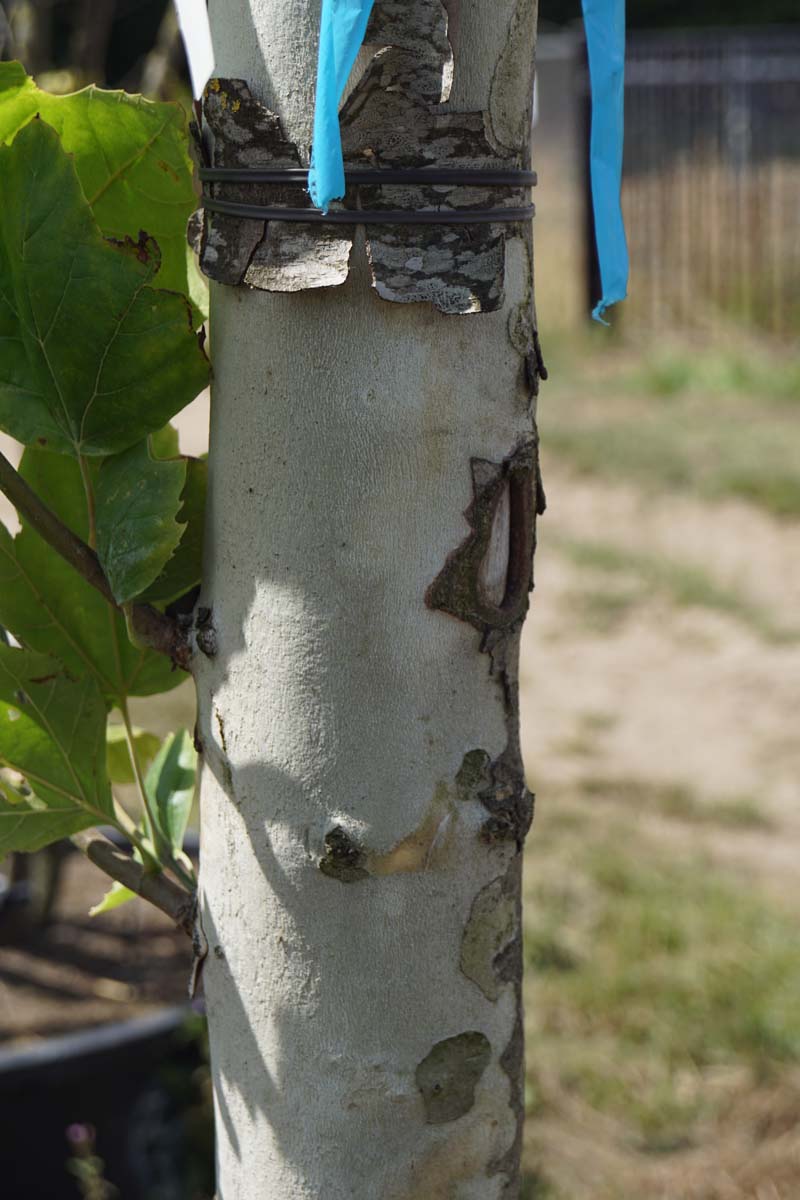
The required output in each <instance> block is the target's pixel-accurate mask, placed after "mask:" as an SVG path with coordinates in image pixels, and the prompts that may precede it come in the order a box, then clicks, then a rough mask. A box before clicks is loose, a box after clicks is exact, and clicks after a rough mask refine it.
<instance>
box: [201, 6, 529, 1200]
mask: <svg viewBox="0 0 800 1200" xmlns="http://www.w3.org/2000/svg"><path fill="white" fill-rule="evenodd" d="M211 16H212V24H213V27H214V34H215V44H216V52H217V65H218V70H219V72H220V79H219V82H218V84H215V85H213V86H212V88H211V89H210V90H209V93H208V96H207V98H206V118H207V121H208V125H209V127H208V128H207V130H206V137H207V146H209V147H210V150H211V153H212V155H213V156H214V161H215V162H216V163H220V162H221V161H222V159H223V158H225V159H226V161H228V162H230V161H231V158H230V157H229V156H233V157H234V158H238V161H239V162H241V161H242V155H243V153H244V150H243V147H246V148H247V155H248V161H251V162H255V161H258V162H261V163H262V164H263V165H266V164H267V162H273V163H274V162H275V161H282V162H284V163H285V164H287V165H288V164H292V165H297V164H298V162H299V163H305V162H307V158H308V143H309V139H310V122H311V113H312V106H313V70H314V63H315V55H316V44H315V30H316V23H317V20H318V16H319V7H318V5H317V4H309V3H308V2H307V0H233V2H230V0H228V2H226V3H223V2H222V0H216V3H214V2H213V0H212V6H211ZM535 17H536V13H535V2H534V0H492V2H491V3H489V0H461V2H459V0H448V2H447V3H442V0H403V2H402V3H401V2H400V0H377V3H376V6H375V13H374V17H373V19H372V22H371V26H370V30H371V32H370V35H369V39H370V41H371V42H372V49H371V52H370V53H371V57H370V56H369V55H365V56H364V61H362V63H361V67H362V68H363V70H362V73H361V76H360V79H359V80H358V82H357V84H356V85H355V87H354V89H353V91H352V92H351V93H350V95H349V97H348V100H347V103H346V105H345V115H344V142H345V148H346V153H347V157H348V161H350V162H356V161H359V162H360V164H361V165H362V166H363V165H364V162H365V160H366V159H367V158H368V157H369V156H368V154H367V151H369V150H371V151H375V152H376V153H377V154H378V156H379V158H378V161H379V162H380V163H381V164H383V165H389V164H391V165H398V164H401V165H407V166H419V165H421V164H422V163H423V162H433V163H436V164H437V165H439V166H444V165H447V166H449V165H452V163H453V162H457V163H458V164H459V165H464V166H470V167H475V166H482V165H483V166H485V165H489V164H491V165H498V164H502V165H504V166H508V165H511V166H527V160H528V152H529V148H528V131H529V125H530V97H531V90H532V63H533V42H534V31H535ZM448 18H449V24H448ZM450 37H452V38H453V42H454V45H453V46H452V48H451V43H450ZM381 46H386V47H388V49H381V48H380V47H381ZM236 81H246V83H242V82H236ZM309 82H310V83H311V85H312V86H311V87H310V86H309ZM222 96H225V97H226V101H225V103H224V104H223V102H222V99H221V97H222ZM448 96H449V101H448V100H447V97H448ZM233 101H238V103H239V107H238V108H237V110H236V114H234V115H235V116H236V117H237V118H239V120H238V121H237V122H235V123H234V125H232V124H231V120H232V118H231V113H232V108H233ZM242 113H244V115H243V116H242V115H241V114H242ZM245 122H249V127H250V128H251V129H253V130H255V129H258V134H257V136H256V135H255V134H254V136H253V137H252V138H249V139H248V138H247V137H243V138H241V137H240V135H239V132H237V131H238V130H240V129H241V128H242V127H243V123H245ZM237 138H238V139H239V140H238V141H237ZM237 147H238V149H237ZM254 156H261V157H254ZM359 156H360V158H359ZM254 190H255V189H250V190H249V193H248V195H249V198H250V199H253V191H254ZM360 190H361V191H362V192H364V193H366V192H372V193H375V192H377V191H378V189H368V188H362V189H360ZM381 190H385V191H387V192H388V190H389V189H381ZM397 191H398V189H393V190H392V193H391V195H390V196H387V197H386V198H384V197H383V196H382V195H376V194H369V195H368V196H367V197H366V198H364V199H363V201H362V202H363V203H364V204H365V205H366V204H369V206H370V207H378V206H379V205H381V204H383V203H384V202H386V203H387V204H389V205H390V206H391V207H397V206H398V203H401V204H402V205H406V206H411V207H416V206H419V205H426V204H429V203H432V202H434V198H433V197H431V196H430V195H429V194H428V191H429V189H428V188H425V189H422V188H412V189H408V190H407V193H406V194H404V195H403V196H402V198H401V200H400V201H398V196H397ZM462 193H463V189H461V191H459V193H458V194H457V195H456V193H455V192H453V193H452V194H450V193H448V192H447V190H446V189H445V193H444V194H443V195H437V197H436V198H435V202H436V203H437V204H438V203H446V204H448V205H451V204H452V205H456V204H463V203H470V204H471V203H474V204H477V205H480V206H483V205H485V204H491V205H493V204H497V203H512V202H513V204H514V205H515V206H516V205H518V204H519V203H520V197H519V196H516V197H514V198H510V197H509V191H508V189H506V190H504V191H503V192H502V195H500V194H498V195H492V194H491V189H481V195H480V196H477V195H475V196H473V195H470V196H468V197H466V198H465V196H464V195H463V194H462ZM227 194H230V193H227ZM260 202H261V203H264V202H265V201H263V200H261V201H260ZM266 202H267V203H273V202H275V193H274V190H273V189H270V194H269V196H268V198H267V200H266ZM282 202H290V203H292V204H293V205H295V204H301V203H302V202H303V201H302V196H297V194H296V193H295V195H294V196H292V197H291V199H290V200H289V199H288V197H287V199H286V200H285V201H282ZM254 224H258V223H254ZM238 225H239V226H240V227H239V228H237V227H236V226H235V224H234V223H233V222H232V221H230V223H229V222H228V219H223V220H219V219H218V217H217V216H214V218H213V219H212V220H211V221H209V222H207V228H206V230H205V233H204V235H203V236H204V239H205V241H204V249H203V254H204V259H205V266H206V269H207V270H209V268H211V269H212V270H211V273H213V271H214V270H216V271H217V275H216V278H218V279H222V278H224V279H226V280H227V281H228V282H226V283H220V284H217V285H215V286H214V288H213V310H212V322H211V327H212V352H213V361H214V376H215V378H214V388H213V402H212V451H211V460H210V478H211V499H210V512H209V521H208V530H207V545H206V559H205V561H206V570H207V579H206V582H205V584H204V589H203V599H202V604H203V606H204V609H205V610H207V612H206V615H205V616H204V621H203V624H202V631H201V632H202V633H203V637H204V639H207V638H211V639H212V643H213V645H212V647H211V648H212V650H213V653H211V654H209V653H208V646H206V647H201V648H205V650H206V652H205V653H204V654H198V655H197V656H196V660H197V661H196V669H195V674H196V677H197V681H198V693H199V701H200V721H199V730H200V739H201V742H202V746H203V751H204V764H205V765H204V772H203V791H202V832H203V847H202V874H201V894H202V920H203V926H204V930H205V934H206V937H207V938H208V942H209V946H210V950H209V955H208V960H207V965H206V973H205V984H206V991H207V1000H208V1013H209V1029H210V1035H211V1049H212V1066H213V1074H214V1087H215V1102H216V1109H217V1124H218V1160H219V1178H218V1193H219V1198H220V1200H266V1198H267V1197H269V1198H270V1200H271V1198H272V1197H276V1198H277V1197H280V1200H312V1198H314V1200H511V1198H512V1197H515V1196H516V1195H517V1194H518V1188H519V1177H518V1176H519V1151H520V1143H521V1121H522V1034H521V1021H520V1012H521V1008H520V995H521V934H520V864H521V848H522V841H523V839H524V836H525V833H526V831H527V828H528V825H529V823H530V816H531V797H530V796H529V794H528V792H527V790H526V788H525V783H524V777H523V772H522V762H521V757H520V751H519V731H518V705H517V682H516V673H517V658H518V643H519V631H520V627H521V624H522V621H523V619H524V616H525V612H526V609H527V604H528V592H529V588H530V587H531V586H532V576H531V558H532V552H533V545H534V534H535V517H536V512H537V510H538V511H541V508H542V497H541V488H540V486H539V484H538V466H537V442H536V436H535V424H534V412H533V405H534V400H535V395H534V394H535V390H536V371H537V358H536V352H535V345H536V339H535V334H534V317H533V301H532V266H531V253H530V235H529V230H527V229H525V228H523V227H520V226H514V225H510V226H498V227H494V226H489V227H487V228H485V229H484V230H481V229H480V228H479V227H474V228H473V229H472V231H471V232H472V236H471V237H470V236H469V234H470V227H458V228H456V227H448V226H443V227H431V228H429V229H425V228H423V229H422V230H419V229H417V228H413V229H405V228H401V227H399V226H395V227H394V228H393V229H389V230H387V229H384V228H382V227H372V228H370V229H369V231H368V237H367V236H365V233H364V228H363V227H361V228H360V229H359V228H358V227H357V226H356V227H354V228H353V229H352V230H348V229H347V227H344V228H343V227H341V226H338V227H332V232H333V233H334V234H335V238H334V239H331V230H328V231H327V234H328V236H329V241H328V242H327V243H324V242H323V241H322V239H321V238H319V237H318V235H319V233H320V230H319V228H315V229H314V230H313V231H311V230H310V227H309V228H306V227H304V226H302V225H292V226H291V227H290V226H288V225H287V224H286V223H281V222H271V223H270V225H269V226H268V227H267V228H266V229H264V228H263V226H262V227H261V228H259V229H248V228H247V225H248V222H241V221H240V222H238ZM276 227H277V228H276ZM484 238H485V239H487V240H486V241H484V240H482V239H484ZM335 239H339V241H340V242H341V244H342V249H341V254H340V255H339V250H338V249H337V248H336V246H335V244H334V242H335ZM448 239H449V240H448ZM248 247H250V249H248ZM215 255H216V257H215ZM337 255H339V257H338V258H337ZM337 263H338V266H337ZM454 264H455V265H454ZM326 271H327V272H332V275H333V276H336V278H333V277H332V276H327V277H326V278H327V282H328V283H332V282H335V283H338V284H340V286H336V287H322V286H320V284H319V280H320V277H321V275H320V273H322V274H323V275H324V273H325V272H326ZM337 271H338V273H339V274H340V275H341V279H340V278H339V277H338V275H337ZM259 272H261V274H259ZM401 275H402V277H403V278H400V276H401ZM312 280H316V282H314V283H313V284H312V283H311V281H312ZM265 283H267V284H268V285H269V288H267V287H265V286H264V285H265ZM290 285H291V286H290ZM295 285H297V290H294V287H295ZM370 285H372V286H370ZM376 291H377V293H378V294H377V295H376V294H375V293H376ZM381 297H382V298H383V299H381ZM386 299H390V300H394V301H398V302H399V303H389V304H387V303H385V302H384V301H385V300H386ZM411 301H416V303H412V302H411ZM437 310H438V311H437ZM465 312H480V313H481V314H482V315H480V316H464V317H461V319H459V318H458V317H457V316H455V315H453V314H456V313H465Z"/></svg>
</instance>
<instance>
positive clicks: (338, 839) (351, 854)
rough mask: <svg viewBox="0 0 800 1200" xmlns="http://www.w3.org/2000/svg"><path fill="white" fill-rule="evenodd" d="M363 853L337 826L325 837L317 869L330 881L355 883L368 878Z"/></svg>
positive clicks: (339, 826)
mask: <svg viewBox="0 0 800 1200" xmlns="http://www.w3.org/2000/svg"><path fill="white" fill-rule="evenodd" d="M365 862H366V858H365V855H364V851H363V849H362V848H361V846H359V845H358V844H357V843H356V842H354V841H353V839H352V838H351V837H350V835H349V834H348V833H346V832H345V830H344V829H342V827H341V825H337V826H336V827H335V828H334V829H331V830H330V831H329V832H328V833H326V835H325V855H324V857H323V858H321V859H320V863H319V869H320V871H322V874H323V875H327V876H328V877H329V878H330V879H338V880H339V882H340V883H357V882H358V881H359V880H361V879H368V878H369V871H368V870H367V868H366V866H365Z"/></svg>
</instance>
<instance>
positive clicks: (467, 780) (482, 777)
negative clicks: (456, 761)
mask: <svg viewBox="0 0 800 1200" xmlns="http://www.w3.org/2000/svg"><path fill="white" fill-rule="evenodd" d="M491 763H492V760H491V758H490V756H489V755H488V754H487V753H486V751H485V750H468V751H467V753H466V754H465V755H464V758H463V760H462V762H461V766H460V767H459V768H458V774H457V775H456V791H457V793H458V798H459V800H463V801H465V802H467V803H468V802H469V801H470V800H480V798H481V792H482V791H484V790H485V789H486V788H487V787H489V786H491V782H492V776H491V772H490V767H491Z"/></svg>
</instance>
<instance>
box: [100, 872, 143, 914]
mask: <svg viewBox="0 0 800 1200" xmlns="http://www.w3.org/2000/svg"><path fill="white" fill-rule="evenodd" d="M135 899H136V892H132V891H131V889H130V888H126V887H125V884H124V883H119V881H118V880H116V879H115V880H114V882H113V883H112V885H111V887H110V888H109V889H108V891H107V892H106V894H105V896H103V899H102V900H100V901H99V903H98V904H95V905H93V906H92V907H91V908H90V909H89V916H90V917H99V916H100V915H101V913H107V912H111V910H112V909H114V908H119V907H120V905H122V904H127V903H128V901H129V900H135Z"/></svg>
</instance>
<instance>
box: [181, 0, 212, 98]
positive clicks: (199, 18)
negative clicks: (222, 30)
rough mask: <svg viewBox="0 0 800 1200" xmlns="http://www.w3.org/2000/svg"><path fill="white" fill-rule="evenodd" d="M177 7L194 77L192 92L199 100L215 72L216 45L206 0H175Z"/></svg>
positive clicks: (190, 70) (191, 72)
mask: <svg viewBox="0 0 800 1200" xmlns="http://www.w3.org/2000/svg"><path fill="white" fill-rule="evenodd" d="M175 8H176V11H177V13H178V25H179V27H180V31H181V37H182V38H183V44H184V46H185V48H186V58H187V60H188V63H189V74H190V75H191V77H192V94H193V95H194V98H195V100H199V99H200V97H201V96H202V94H203V88H204V87H205V86H206V84H207V83H208V81H209V79H210V78H211V76H212V75H213V74H214V47H213V46H212V44H211V26H210V24H209V22H208V9H207V8H206V0H175Z"/></svg>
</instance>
